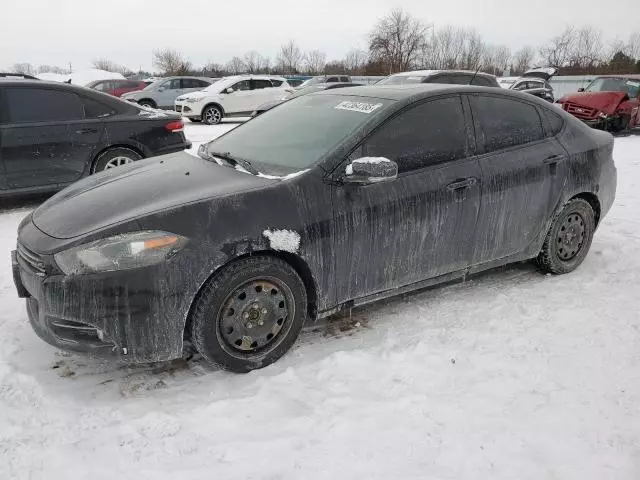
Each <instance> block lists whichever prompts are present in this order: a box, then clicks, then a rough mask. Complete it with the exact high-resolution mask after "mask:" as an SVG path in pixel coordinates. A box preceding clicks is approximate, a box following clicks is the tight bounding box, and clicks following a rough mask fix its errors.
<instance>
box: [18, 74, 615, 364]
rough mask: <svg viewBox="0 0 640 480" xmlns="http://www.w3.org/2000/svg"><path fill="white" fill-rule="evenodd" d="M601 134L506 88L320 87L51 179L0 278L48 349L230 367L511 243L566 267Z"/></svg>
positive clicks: (573, 261)
mask: <svg viewBox="0 0 640 480" xmlns="http://www.w3.org/2000/svg"><path fill="white" fill-rule="evenodd" d="M301 125H302V126H303V128H301ZM612 152H613V137H612V136H611V135H610V134H608V133H606V132H600V131H597V130H593V129H590V128H588V127H586V126H585V125H584V124H582V123H581V122H579V121H578V120H576V119H575V118H573V117H571V116H570V115H567V114H566V113H565V112H562V111H561V110H560V109H557V108H555V107H553V106H552V105H551V104H549V103H548V102H545V101H543V100H540V99H538V98H536V97H533V96H531V95H524V94H522V93H519V92H513V91H509V90H504V89H499V88H496V89H490V88H485V87H474V86H459V85H455V86H453V85H404V86H387V87H384V86H381V87H379V86H374V87H353V88H342V89H338V90H325V91H322V92H318V93H312V94H310V95H305V96H302V97H298V98H294V99H293V100H291V101H288V102H285V103H283V104H282V105H280V106H278V107H277V108H274V109H272V110H270V111H268V112H265V113H264V114H263V115H260V116H258V117H256V118H254V119H252V120H251V121H249V122H247V123H245V124H244V125H241V126H239V127H237V128H235V129H234V130H231V131H230V132H228V133H226V134H224V135H222V136H221V137H218V138H217V139H216V140H214V141H212V142H211V143H209V144H205V145H203V146H202V147H201V150H200V157H195V156H193V155H190V154H188V153H185V152H182V153H177V154H173V155H170V156H162V157H158V158H156V159H149V160H143V161H141V162H136V163H134V164H131V165H127V166H124V167H121V168H119V169H114V170H109V171H107V172H103V173H101V174H98V175H95V176H93V177H89V178H88V179H85V180H82V181H80V182H78V183H76V184H74V185H72V186H70V187H69V188H67V189H66V190H63V191H62V192H61V193H59V194H58V195H56V196H54V197H53V198H51V199H50V200H48V201H47V202H45V203H44V204H43V205H41V206H40V207H39V208H38V209H36V210H35V211H34V212H33V213H32V214H30V215H29V216H27V218H25V219H24V221H22V223H21V224H20V226H19V230H18V244H17V251H14V252H13V253H12V262H13V272H14V278H15V283H16V287H17V290H18V292H19V295H20V296H22V297H24V298H26V303H27V313H28V317H29V320H30V322H31V325H32V326H33V328H34V330H35V331H36V332H37V333H38V335H40V336H41V337H42V338H43V339H44V340H46V341H47V342H49V343H51V344H53V345H55V346H57V347H60V348H63V349H67V350H79V351H90V352H96V353H98V352H104V353H105V354H113V355H116V356H119V357H120V358H121V359H125V360H129V361H131V362H149V361H159V360H169V359H172V358H178V357H180V356H181V355H182V352H183V344H184V341H185V339H187V340H190V341H191V343H192V344H193V345H195V347H196V349H197V350H198V351H199V352H200V353H201V354H202V355H203V357H204V358H205V359H207V360H208V361H209V362H211V363H213V364H216V365H219V366H221V367H223V368H225V369H228V370H232V371H236V372H246V371H249V370H253V369H256V368H262V367H265V366H267V365H269V364H270V363H272V362H274V361H276V360H277V359H278V358H280V357H281V356H282V355H284V354H285V352H287V350H289V349H290V348H291V347H292V345H293V344H294V342H295V341H296V338H297V336H298V334H299V333H300V330H301V328H302V326H303V324H304V323H305V322H306V321H307V320H309V321H314V320H317V319H319V318H323V317H327V316H329V315H332V314H334V313H336V312H339V311H341V310H342V309H349V308H352V307H355V306H359V305H363V304H366V303H369V302H373V301H376V300H379V299H383V298H387V297H391V296H394V295H399V294H402V293H406V292H409V291H412V290H416V289H419V288H424V287H427V286H431V285H435V284H438V283H442V282H447V281H453V280H456V279H462V278H465V277H466V276H468V275H469V274H473V273H476V272H479V271H482V270H486V269H490V268H493V267H498V266H501V265H505V264H508V263H511V262H519V261H523V260H528V259H536V260H537V263H538V265H539V266H540V267H541V269H542V270H543V271H546V272H550V273H554V274H561V273H567V272H570V271H572V270H574V269H575V268H577V267H578V266H579V265H580V263H581V262H582V261H583V260H584V258H585V257H586V255H587V252H588V251H589V247H590V245H591V240H592V238H593V235H594V233H595V230H596V227H597V226H598V224H599V222H600V221H601V220H602V218H603V217H604V216H605V215H606V213H607V212H608V210H609V208H610V207H611V205H612V203H613V200H614V196H615V189H616V168H615V166H614V163H613V159H612ZM113 199H117V201H114V200H113ZM571 281H573V282H575V281H576V279H575V278H573V279H572V278H571V277H569V278H567V282H571ZM578 281H579V279H578Z"/></svg>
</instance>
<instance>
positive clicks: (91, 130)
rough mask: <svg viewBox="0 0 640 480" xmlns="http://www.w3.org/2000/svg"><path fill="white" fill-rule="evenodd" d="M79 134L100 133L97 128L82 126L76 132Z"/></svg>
mask: <svg viewBox="0 0 640 480" xmlns="http://www.w3.org/2000/svg"><path fill="white" fill-rule="evenodd" d="M75 133H76V134H78V135H84V134H86V133H98V129H97V128H81V129H80V130H76V132H75Z"/></svg>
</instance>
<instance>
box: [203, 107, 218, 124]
mask: <svg viewBox="0 0 640 480" xmlns="http://www.w3.org/2000/svg"><path fill="white" fill-rule="evenodd" d="M220 117H221V115H220V112H219V111H218V109H216V108H209V109H208V110H207V111H206V112H205V113H204V118H205V119H206V120H207V122H208V123H218V122H219V121H220Z"/></svg>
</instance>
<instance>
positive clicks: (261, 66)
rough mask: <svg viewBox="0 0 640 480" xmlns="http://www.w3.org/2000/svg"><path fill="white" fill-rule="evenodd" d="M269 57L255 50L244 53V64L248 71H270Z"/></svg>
mask: <svg viewBox="0 0 640 480" xmlns="http://www.w3.org/2000/svg"><path fill="white" fill-rule="evenodd" d="M269 63H270V62H269V59H268V58H265V57H263V56H262V55H260V54H259V53H258V52H256V51H255V50H251V51H250V52H247V53H245V54H244V65H245V70H246V71H247V73H261V72H265V71H268V68H269Z"/></svg>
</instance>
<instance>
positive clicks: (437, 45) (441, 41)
mask: <svg viewBox="0 0 640 480" xmlns="http://www.w3.org/2000/svg"><path fill="white" fill-rule="evenodd" d="M465 41H466V31H465V30H464V29H461V28H456V27H453V26H451V25H448V26H445V27H442V28H440V29H438V30H437V31H435V32H433V35H432V36H431V41H430V42H426V43H425V44H424V45H423V48H422V66H423V67H425V68H440V69H451V68H461V65H462V63H463V57H464V52H465Z"/></svg>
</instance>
